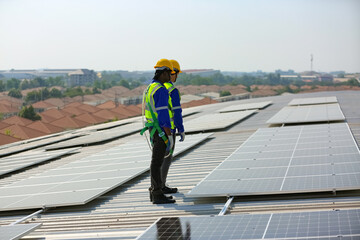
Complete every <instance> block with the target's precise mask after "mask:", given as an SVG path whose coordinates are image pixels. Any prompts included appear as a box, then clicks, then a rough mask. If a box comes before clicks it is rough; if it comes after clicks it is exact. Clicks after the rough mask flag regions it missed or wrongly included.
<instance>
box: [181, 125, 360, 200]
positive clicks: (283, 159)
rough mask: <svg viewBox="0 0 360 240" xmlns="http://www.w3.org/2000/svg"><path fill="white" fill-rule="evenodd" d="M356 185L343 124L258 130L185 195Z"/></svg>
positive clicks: (359, 156) (352, 150) (352, 146)
mask: <svg viewBox="0 0 360 240" xmlns="http://www.w3.org/2000/svg"><path fill="white" fill-rule="evenodd" d="M348 189H360V153H359V149H358V147H357V145H356V143H355V141H354V138H353V136H352V134H351V132H350V129H349V126H348V125H347V124H346V123H335V124H319V125H304V126H293V127H278V128H263V129H258V130H257V131H256V132H255V133H254V134H253V135H251V136H250V137H249V138H248V139H247V140H246V141H245V142H244V143H243V144H242V145H241V146H240V147H239V148H238V149H237V150H236V151H234V152H233V153H232V154H231V155H230V156H229V157H228V158H226V159H225V161H223V162H222V163H221V164H220V165H219V166H218V167H217V168H216V169H214V170H213V171H212V172H211V173H210V174H209V175H208V176H207V177H206V178H204V179H203V180H202V181H201V182H200V183H199V184H198V185H197V186H195V187H194V188H193V189H192V190H191V191H190V192H189V193H188V194H187V196H193V197H209V196H238V195H252V194H255V195H261V194H276V193H296V192H313V191H333V190H348Z"/></svg>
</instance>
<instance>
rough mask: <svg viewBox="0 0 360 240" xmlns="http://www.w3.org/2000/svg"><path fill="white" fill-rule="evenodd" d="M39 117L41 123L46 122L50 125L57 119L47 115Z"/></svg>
mask: <svg viewBox="0 0 360 240" xmlns="http://www.w3.org/2000/svg"><path fill="white" fill-rule="evenodd" d="M39 115H40V117H41V121H42V122H45V123H50V122H53V121H55V120H56V118H54V117H51V116H49V115H46V114H42V113H39Z"/></svg>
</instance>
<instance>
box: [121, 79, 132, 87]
mask: <svg viewBox="0 0 360 240" xmlns="http://www.w3.org/2000/svg"><path fill="white" fill-rule="evenodd" d="M119 86H123V87H126V88H129V89H130V84H129V82H128V81H126V80H125V79H121V80H120V82H119Z"/></svg>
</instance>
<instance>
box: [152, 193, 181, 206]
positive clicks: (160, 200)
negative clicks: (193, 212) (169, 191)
mask: <svg viewBox="0 0 360 240" xmlns="http://www.w3.org/2000/svg"><path fill="white" fill-rule="evenodd" d="M152 195H153V197H152V199H153V204H167V203H175V202H176V201H175V200H174V199H169V198H168V197H166V196H165V195H164V194H160V195H154V194H152Z"/></svg>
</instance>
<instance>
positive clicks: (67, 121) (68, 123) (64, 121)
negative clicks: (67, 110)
mask: <svg viewBox="0 0 360 240" xmlns="http://www.w3.org/2000/svg"><path fill="white" fill-rule="evenodd" d="M50 124H52V125H55V126H58V127H60V128H63V129H75V128H82V127H86V126H89V125H90V124H88V123H87V122H84V121H81V120H78V119H76V118H73V117H70V116H65V117H62V118H60V119H57V120H55V121H53V122H51V123H50Z"/></svg>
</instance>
